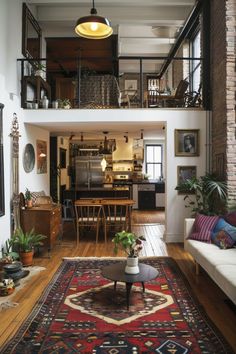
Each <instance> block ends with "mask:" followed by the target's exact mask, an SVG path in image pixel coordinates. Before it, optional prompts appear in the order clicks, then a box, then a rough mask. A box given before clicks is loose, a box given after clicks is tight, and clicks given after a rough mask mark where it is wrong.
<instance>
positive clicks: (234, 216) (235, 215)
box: [224, 211, 236, 226]
mask: <svg viewBox="0 0 236 354" xmlns="http://www.w3.org/2000/svg"><path fill="white" fill-rule="evenodd" d="M224 219H225V221H226V222H228V223H229V224H230V225H233V226H236V211H232V212H231V213H228V214H226V215H225V216H224Z"/></svg>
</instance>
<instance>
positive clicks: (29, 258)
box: [12, 228, 47, 266]
mask: <svg viewBox="0 0 236 354" xmlns="http://www.w3.org/2000/svg"><path fill="white" fill-rule="evenodd" d="M45 238H47V236H45V235H42V234H37V233H35V231H34V229H32V230H31V231H29V232H27V231H26V232H24V231H23V230H22V229H21V228H19V229H16V231H15V233H14V235H13V237H12V242H13V244H14V245H15V246H16V247H17V250H18V252H19V255H20V260H21V262H22V264H23V265H24V266H29V265H32V263H33V255H34V248H35V247H37V246H42V245H43V242H42V240H44V239H45Z"/></svg>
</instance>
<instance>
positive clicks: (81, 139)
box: [80, 132, 84, 141]
mask: <svg viewBox="0 0 236 354" xmlns="http://www.w3.org/2000/svg"><path fill="white" fill-rule="evenodd" d="M80 141H84V136H83V132H81V134H80Z"/></svg>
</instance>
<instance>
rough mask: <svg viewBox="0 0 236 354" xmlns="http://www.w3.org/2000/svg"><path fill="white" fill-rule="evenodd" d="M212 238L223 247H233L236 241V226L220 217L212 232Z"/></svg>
mask: <svg viewBox="0 0 236 354" xmlns="http://www.w3.org/2000/svg"><path fill="white" fill-rule="evenodd" d="M211 240H212V242H213V243H215V244H216V245H217V246H218V247H220V248H222V249H226V248H231V247H233V245H234V243H235V242H236V227H235V226H232V225H230V224H229V223H227V222H226V221H225V220H224V219H223V218H220V219H219V220H218V221H217V224H216V225H215V227H214V230H213V231H212V233H211Z"/></svg>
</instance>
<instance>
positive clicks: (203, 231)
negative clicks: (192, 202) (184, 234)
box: [189, 214, 219, 243]
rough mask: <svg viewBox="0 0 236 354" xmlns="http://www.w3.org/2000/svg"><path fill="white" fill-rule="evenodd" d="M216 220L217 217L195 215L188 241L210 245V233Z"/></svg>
mask: <svg viewBox="0 0 236 354" xmlns="http://www.w3.org/2000/svg"><path fill="white" fill-rule="evenodd" d="M218 220H219V216H208V215H203V214H197V216H196V219H195V221H194V224H193V229H192V232H191V234H190V236H189V239H191V240H197V241H202V242H207V243H211V232H212V231H213V229H214V227H215V225H216V223H217V221H218Z"/></svg>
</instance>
